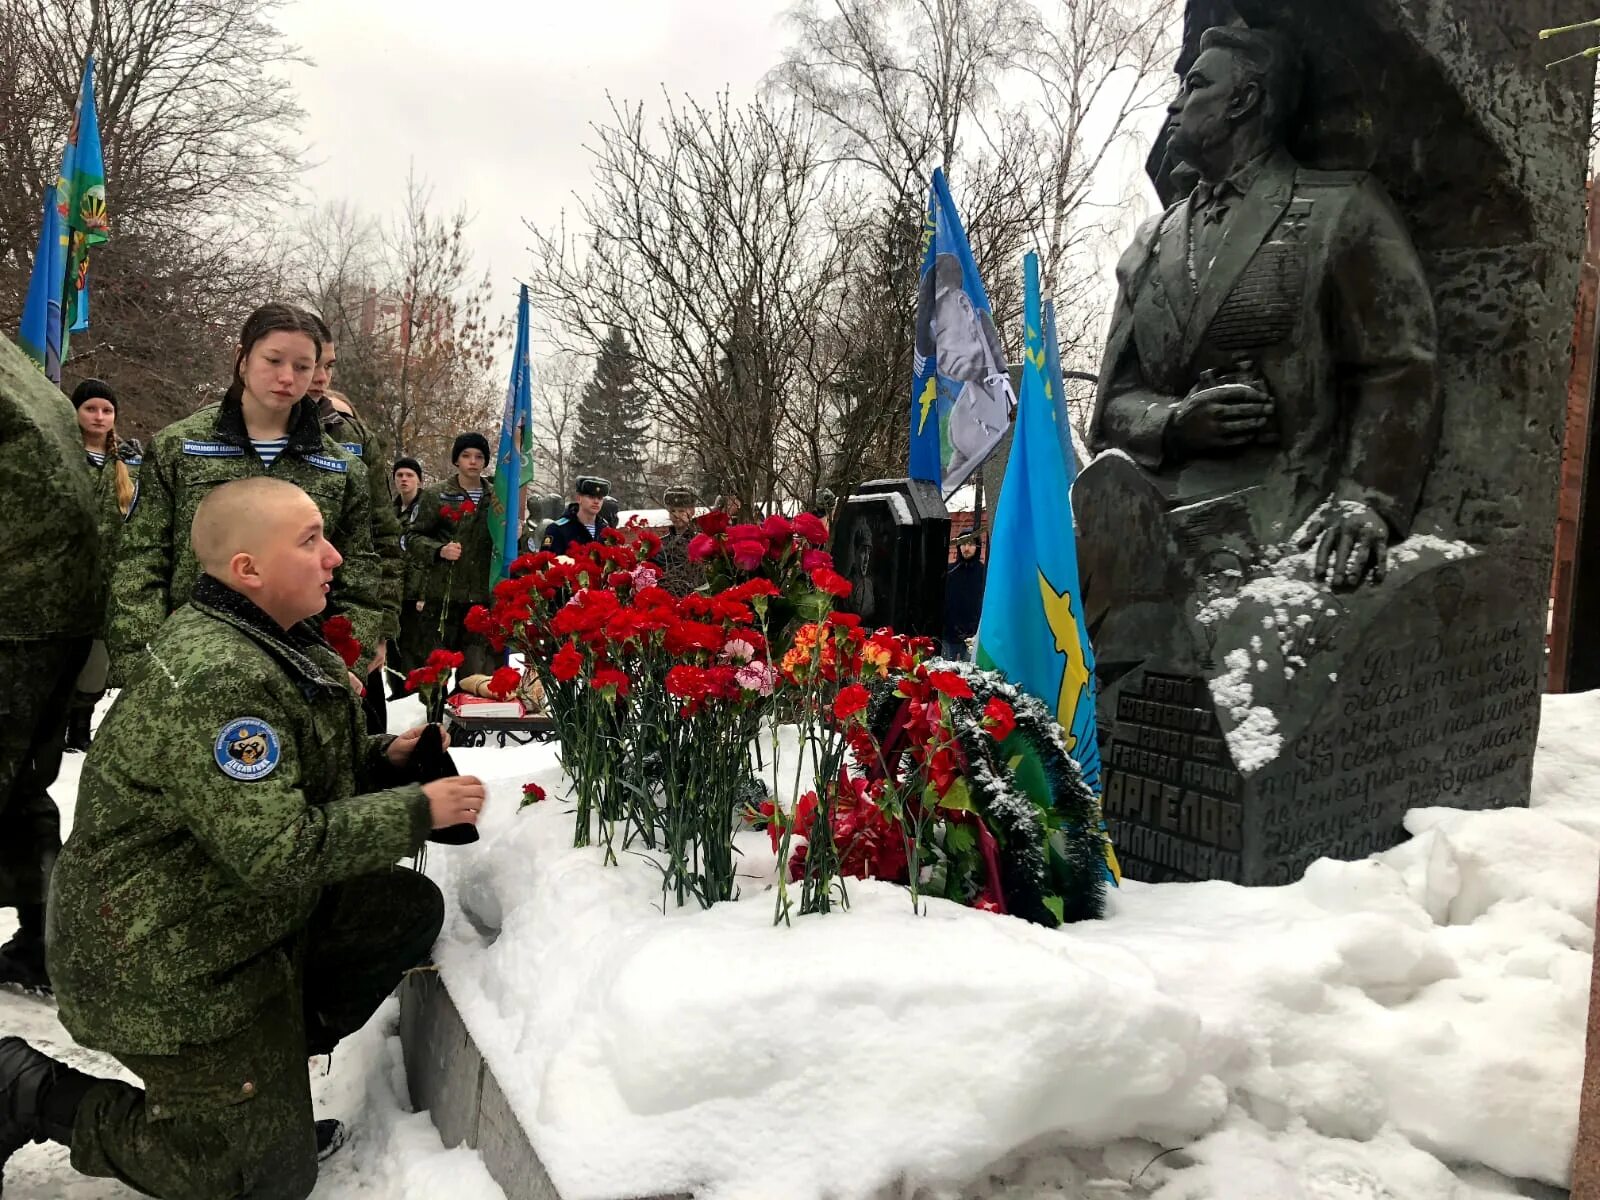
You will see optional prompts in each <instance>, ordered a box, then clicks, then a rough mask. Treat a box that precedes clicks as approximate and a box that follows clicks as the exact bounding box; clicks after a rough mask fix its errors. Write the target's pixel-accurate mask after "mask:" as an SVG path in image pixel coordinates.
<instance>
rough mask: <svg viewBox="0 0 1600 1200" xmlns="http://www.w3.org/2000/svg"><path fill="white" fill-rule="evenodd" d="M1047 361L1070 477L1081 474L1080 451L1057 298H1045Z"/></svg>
mask: <svg viewBox="0 0 1600 1200" xmlns="http://www.w3.org/2000/svg"><path fill="white" fill-rule="evenodd" d="M1044 365H1045V377H1044V382H1045V387H1046V389H1047V390H1048V391H1049V394H1050V406H1051V408H1052V409H1054V410H1055V414H1056V439H1057V440H1058V441H1059V442H1060V443H1061V457H1062V458H1063V459H1064V460H1065V461H1066V464H1067V473H1068V477H1069V478H1072V479H1076V478H1077V476H1078V466H1079V463H1078V451H1077V447H1075V446H1074V445H1073V444H1072V413H1071V412H1070V411H1069V410H1068V408H1067V380H1066V376H1065V375H1063V374H1062V371H1061V338H1060V335H1058V334H1057V333H1056V302H1055V301H1054V300H1046V301H1045V302H1044Z"/></svg>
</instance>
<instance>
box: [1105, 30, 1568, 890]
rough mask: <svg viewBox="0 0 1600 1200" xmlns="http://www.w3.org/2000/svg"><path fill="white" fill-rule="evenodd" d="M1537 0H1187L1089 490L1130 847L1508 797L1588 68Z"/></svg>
mask: <svg viewBox="0 0 1600 1200" xmlns="http://www.w3.org/2000/svg"><path fill="white" fill-rule="evenodd" d="M1563 19H1572V18H1571V16H1570V14H1569V13H1567V12H1566V11H1565V10H1564V9H1562V8H1561V7H1560V6H1559V5H1558V4H1556V3H1553V2H1515V3H1506V2H1504V0H1442V2H1440V3H1434V4H1431V5H1426V6H1424V5H1417V4H1412V3H1406V2H1403V0H1354V2H1352V3H1348V4H1338V5H1329V4H1326V3H1323V2H1322V0H1276V2H1273V0H1235V2H1234V3H1224V2H1221V0H1191V2H1190V4H1189V6H1188V9H1187V14H1186V29H1185V39H1184V51H1183V54H1182V57H1181V59H1180V62H1179V75H1180V79H1181V80H1182V81H1183V83H1182V90H1181V91H1180V93H1179V98H1178V100H1177V101H1175V102H1174V105H1173V110H1172V113H1173V115H1172V119H1171V120H1170V121H1169V123H1168V125H1167V127H1166V130H1165V132H1164V134H1163V137H1162V138H1161V140H1160V141H1159V142H1158V144H1157V146H1156V149H1155V151H1154V152H1153V154H1152V158H1151V173H1152V178H1153V179H1154V181H1155V184H1156V188H1157V192H1158V194H1159V195H1160V196H1161V198H1162V201H1163V203H1164V204H1166V205H1169V206H1170V207H1169V208H1167V210H1166V211H1165V212H1163V213H1161V214H1158V215H1157V216H1156V217H1154V218H1152V219H1151V220H1150V221H1149V222H1147V223H1146V224H1145V226H1144V227H1142V228H1141V229H1140V231H1139V233H1138V235H1137V237H1136V238H1135V240H1134V244H1133V245H1132V246H1131V247H1130V249H1129V251H1128V252H1127V254H1126V255H1125V256H1124V258H1123V260H1122V262H1121V264H1120V266H1119V268H1118V282H1119V298H1118V307H1117V310H1116V313H1115V315H1114V317H1113V320H1112V325H1111V332H1110V337H1109V340H1108V347H1107V353H1106V359H1105V363H1104V367H1103V369H1102V374H1101V380H1100V387H1099V394H1098V397H1097V405H1096V412H1095V419H1094V428H1093V430H1092V444H1093V448H1094V449H1095V450H1097V451H1100V452H1101V453H1100V455H1099V457H1097V458H1096V460H1095V461H1094V462H1093V463H1092V464H1091V465H1090V466H1089V467H1088V468H1086V469H1085V471H1084V472H1083V474H1082V476H1081V477H1080V479H1079V481H1078V483H1077V485H1076V487H1075V489H1074V499H1073V506H1074V511H1075V516H1076V521H1077V524H1078V527H1079V561H1080V570H1081V572H1082V577H1083V587H1084V593H1085V596H1084V599H1085V609H1086V613H1085V616H1086V619H1087V620H1088V622H1089V627H1090V630H1091V634H1092V636H1093V638H1094V642H1095V647H1096V654H1097V659H1098V670H1099V682H1100V693H1099V704H1100V708H1099V716H1100V723H1101V731H1102V755H1103V758H1104V761H1105V765H1106V791H1105V811H1106V816H1107V819H1108V822H1109V823H1110V827H1111V830H1112V835H1113V839H1114V841H1115V843H1116V845H1117V849H1118V852H1119V854H1120V856H1121V858H1122V862H1123V864H1124V866H1125V868H1126V870H1127V872H1128V874H1129V875H1130V876H1131V877H1132V878H1136V879H1146V880H1165V879H1203V878H1221V879H1230V880H1235V881H1239V882H1243V883H1281V882H1287V881H1289V880H1291V879H1294V878H1297V877H1298V876H1299V874H1300V873H1301V872H1302V871H1303V870H1304V868H1305V867H1306V865H1307V864H1308V863H1310V862H1311V861H1312V860H1314V859H1316V858H1318V857H1322V856H1325V855H1331V856H1335V857H1341V858H1350V857H1358V856H1360V855H1363V854H1366V853H1369V852H1371V851H1374V850H1379V849H1383V848H1385V847H1387V846H1389V845H1392V844H1394V843H1395V842H1397V841H1399V840H1400V839H1401V838H1402V837H1403V836H1404V831H1403V828H1402V824H1401V822H1402V818H1403V817H1404V814H1405V812H1406V810H1407V809H1409V808H1413V807H1418V806H1425V805H1430V804H1442V805H1451V806H1456V807H1464V808H1482V807H1489V806H1494V805H1505V804H1518V803H1526V801H1527V794H1528V784H1529V777H1530V771H1531V766H1532V754H1533V746H1534V740H1535V737H1536V734H1537V730H1538V715H1539V708H1538V705H1539V694H1540V691H1541V687H1542V680H1543V676H1544V635H1545V622H1546V605H1547V597H1548V581H1549V577H1550V557H1551V550H1552V537H1553V531H1554V522H1555V507H1554V506H1555V492H1556V481H1557V459H1558V456H1559V454H1560V447H1561V437H1562V420H1563V412H1564V405H1563V380H1564V378H1565V373H1566V366H1567V349H1568V338H1569V336H1570V322H1571V309H1572V301H1573V296H1574V289H1575V286H1576V277H1577V267H1578V261H1579V255H1580V251H1581V248H1582V238H1583V204H1584V188H1583V173H1584V167H1585V160H1586V147H1587V137H1588V132H1589V101H1590V93H1591V88H1592V83H1593V78H1592V64H1591V66H1590V67H1589V69H1587V70H1586V69H1584V68H1582V67H1575V68H1574V69H1572V70H1570V71H1565V72H1556V73H1548V72H1546V70H1545V68H1544V65H1543V56H1542V54H1541V51H1540V48H1539V44H1538V38H1537V34H1538V30H1539V29H1540V28H1542V27H1545V26H1549V25H1553V24H1559V23H1561V21H1562V20H1563Z"/></svg>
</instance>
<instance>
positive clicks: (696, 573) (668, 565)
mask: <svg viewBox="0 0 1600 1200" xmlns="http://www.w3.org/2000/svg"><path fill="white" fill-rule="evenodd" d="M585 532H587V530H586V531H585ZM699 532H700V530H699V528H698V527H697V526H696V525H695V523H694V522H693V521H690V522H689V525H688V527H687V528H685V529H683V530H681V531H680V530H678V529H676V528H673V529H668V530H667V532H666V533H664V534H662V535H661V552H660V553H659V554H657V555H656V559H655V561H656V566H658V567H660V568H661V570H662V577H661V586H662V587H664V588H666V589H667V591H669V592H671V593H672V594H673V595H674V596H687V595H688V594H689V593H690V592H692V591H694V590H695V589H696V588H698V587H700V586H701V585H702V584H704V583H705V581H706V569H705V564H703V563H697V562H690V561H689V543H690V542H692V541H694V539H695V535H696V534H698V533H699Z"/></svg>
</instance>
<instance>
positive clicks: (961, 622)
mask: <svg viewBox="0 0 1600 1200" xmlns="http://www.w3.org/2000/svg"><path fill="white" fill-rule="evenodd" d="M987 571H988V568H986V567H985V566H984V565H983V560H982V559H981V558H973V559H970V560H969V559H965V558H962V557H961V552H960V551H959V550H958V551H956V563H955V566H953V567H951V568H950V573H949V575H947V576H946V577H945V581H944V636H945V637H946V638H948V639H949V640H950V641H952V642H964V641H966V640H967V639H968V638H970V637H971V636H972V635H973V634H975V633H977V632H978V617H979V615H980V614H981V613H982V612H983V584H984V578H985V576H986V574H987Z"/></svg>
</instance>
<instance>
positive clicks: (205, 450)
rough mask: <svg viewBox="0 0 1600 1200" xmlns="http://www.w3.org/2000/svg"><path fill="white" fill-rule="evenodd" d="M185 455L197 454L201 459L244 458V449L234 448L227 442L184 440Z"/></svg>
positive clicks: (240, 447)
mask: <svg viewBox="0 0 1600 1200" xmlns="http://www.w3.org/2000/svg"><path fill="white" fill-rule="evenodd" d="M183 452H184V453H185V454H197V455H199V456H200V457H201V458H243V457H244V447H243V446H232V445H229V444H228V443H227V442H197V441H192V440H190V439H189V438H185V439H184V440H183Z"/></svg>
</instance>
